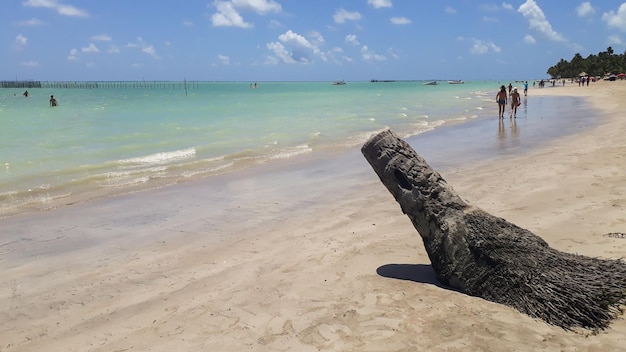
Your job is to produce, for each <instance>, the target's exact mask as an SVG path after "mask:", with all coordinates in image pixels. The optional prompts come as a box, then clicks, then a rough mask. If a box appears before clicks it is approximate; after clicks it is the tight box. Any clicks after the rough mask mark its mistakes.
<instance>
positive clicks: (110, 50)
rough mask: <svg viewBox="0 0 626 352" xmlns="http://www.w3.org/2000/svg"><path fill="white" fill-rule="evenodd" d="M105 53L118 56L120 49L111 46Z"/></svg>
mask: <svg viewBox="0 0 626 352" xmlns="http://www.w3.org/2000/svg"><path fill="white" fill-rule="evenodd" d="M107 53H109V54H119V53H120V49H119V48H118V47H116V46H115V45H111V46H110V47H109V49H107Z"/></svg>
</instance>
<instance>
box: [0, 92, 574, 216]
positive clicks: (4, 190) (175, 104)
mask: <svg viewBox="0 0 626 352" xmlns="http://www.w3.org/2000/svg"><path fill="white" fill-rule="evenodd" d="M500 84H505V85H506V84H508V81H507V82H498V81H481V82H466V83H465V84H448V83H447V82H445V81H442V82H439V84H438V85H424V84H423V83H422V82H419V81H410V82H409V81H407V82H377V83H374V82H347V84H345V85H332V84H331V83H330V82H257V87H256V88H254V87H253V86H252V85H251V83H250V82H193V83H190V84H189V85H188V86H187V89H183V87H182V86H181V85H180V84H166V83H164V84H152V85H151V84H146V85H143V86H141V85H139V86H133V85H130V84H126V85H123V86H115V85H107V84H103V83H100V84H99V85H98V88H72V87H71V86H70V88H59V87H48V88H32V89H29V93H30V96H29V97H27V98H25V97H23V96H22V92H23V91H24V89H14V88H5V89H0V124H1V126H2V128H1V129H0V167H1V169H0V170H1V171H0V217H1V216H6V215H11V214H16V213H21V212H28V211H36V210H42V209H48V208H54V207H57V206H59V205H64V204H73V203H76V202H80V201H84V200H89V199H94V198H100V197H104V196H111V195H116V194H122V193H128V192H132V191H136V190H141V189H150V188H156V187H161V186H164V185H168V184H173V183H179V182H184V181H186V180H192V179H196V178H200V177H210V176H213V175H217V174H224V173H228V172H235V171H237V170H242V169H249V168H250V167H252V166H254V165H259V164H269V165H271V163H272V162H274V161H276V160H284V159H296V158H300V157H302V156H304V155H311V154H314V153H316V152H328V151H333V152H335V151H341V150H347V149H351V148H354V147H356V146H360V145H361V144H362V143H363V142H364V141H365V140H366V139H367V138H368V137H369V136H370V135H372V134H373V133H375V132H377V131H380V130H383V129H385V128H392V129H393V130H394V131H395V132H396V133H398V134H399V135H401V136H403V137H411V136H419V135H422V134H424V133H426V132H428V131H434V130H440V129H445V128H449V127H450V126H466V128H467V126H472V123H479V122H481V121H483V122H484V121H488V123H489V125H488V126H491V125H493V126H494V128H493V130H494V131H495V128H496V127H495V126H497V125H498V122H497V121H498V119H497V106H496V103H495V94H496V90H497V89H498V87H499V86H500ZM532 89H534V88H531V93H532ZM550 89H557V88H550ZM520 90H521V83H520ZM50 95H54V96H55V98H56V99H57V101H58V103H59V106H58V107H54V108H51V107H49V106H48V100H49V97H50ZM545 99H546V98H543V100H540V99H538V98H535V100H534V101H533V100H532V98H531V99H530V101H527V100H526V99H524V105H523V106H520V111H519V113H518V121H519V122H520V124H522V123H523V122H524V121H529V119H537V120H538V119H540V118H541V119H543V117H544V115H545V116H552V115H554V114H556V113H557V112H560V113H562V112H563V111H565V110H563V109H567V110H566V111H570V112H571V111H581V109H583V108H584V104H583V103H582V102H574V103H575V104H573V103H572V100H567V101H565V102H562V103H559V102H558V101H557V98H550V99H552V100H545ZM507 123H508V119H507ZM560 124H561V125H554V126H552V127H550V125H549V123H547V122H546V123H545V124H544V125H543V127H542V129H545V128H550V129H551V130H552V131H556V132H555V133H566V132H567V131H566V130H567V126H568V125H567V124H566V125H564V124H562V123H560ZM476 126H484V125H476ZM476 128H479V129H480V128H484V127H476ZM489 128H491V127H489ZM468 131H472V130H471V129H468ZM483 135H484V134H483V132H480V130H478V132H477V133H476V135H475V136H476V138H479V139H480V138H483V137H481V136H483ZM442 138H446V137H442ZM447 138H453V139H458V136H457V137H455V136H452V137H447ZM463 138H472V134H471V132H470V133H469V134H468V133H465V134H464V135H463ZM496 149H497V148H496ZM500 149H502V148H500Z"/></svg>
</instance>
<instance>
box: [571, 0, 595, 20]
mask: <svg viewBox="0 0 626 352" xmlns="http://www.w3.org/2000/svg"><path fill="white" fill-rule="evenodd" d="M595 12H596V9H594V8H593V6H591V3H590V2H589V1H585V2H583V3H581V4H580V5H578V7H577V8H576V13H578V16H580V17H585V16H589V15H593V14H594V13H595Z"/></svg>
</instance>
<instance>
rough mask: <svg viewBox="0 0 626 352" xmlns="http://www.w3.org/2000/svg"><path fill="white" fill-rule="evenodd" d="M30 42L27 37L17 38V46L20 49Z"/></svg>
mask: <svg viewBox="0 0 626 352" xmlns="http://www.w3.org/2000/svg"><path fill="white" fill-rule="evenodd" d="M27 42H28V38H26V37H25V36H23V35H21V34H18V35H17V37H15V44H17V45H18V46H20V47H23V46H26V43H27Z"/></svg>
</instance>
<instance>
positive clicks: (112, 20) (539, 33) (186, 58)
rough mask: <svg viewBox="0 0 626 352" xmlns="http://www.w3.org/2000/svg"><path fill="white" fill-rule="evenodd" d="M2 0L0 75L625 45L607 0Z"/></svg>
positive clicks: (482, 68)
mask: <svg viewBox="0 0 626 352" xmlns="http://www.w3.org/2000/svg"><path fill="white" fill-rule="evenodd" d="M0 1H1V2H2V5H3V6H2V7H3V9H2V11H1V12H0V46H1V48H2V49H1V50H2V51H3V55H2V59H1V61H0V62H1V63H0V80H13V79H24V80H27V79H32V80H69V81H74V80H142V79H145V80H182V79H183V78H186V79H188V80H203V81H204V80H209V81H246V82H248V81H324V80H329V81H332V80H339V79H344V80H347V81H357V80H359V81H361V80H370V79H397V80H400V79H464V80H477V79H532V78H544V77H546V70H547V69H548V67H550V66H552V65H554V64H556V63H557V62H558V61H559V60H560V59H561V58H563V59H566V60H570V59H571V58H572V57H573V55H574V54H575V53H580V54H581V55H582V56H583V57H587V55H589V54H597V53H598V52H600V51H605V50H606V48H607V47H608V46H611V47H612V48H613V50H614V52H615V53H624V51H625V49H626V2H621V1H608V0H603V1H562V0H558V1H557V0H549V1H541V0H526V1H505V2H489V1H474V0H458V1H421V0H344V1H337V0H215V1H206V0H205V1H198V0H179V1H171V0H158V1H157V0H102V1H94V0H92V1H85V0H0Z"/></svg>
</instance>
